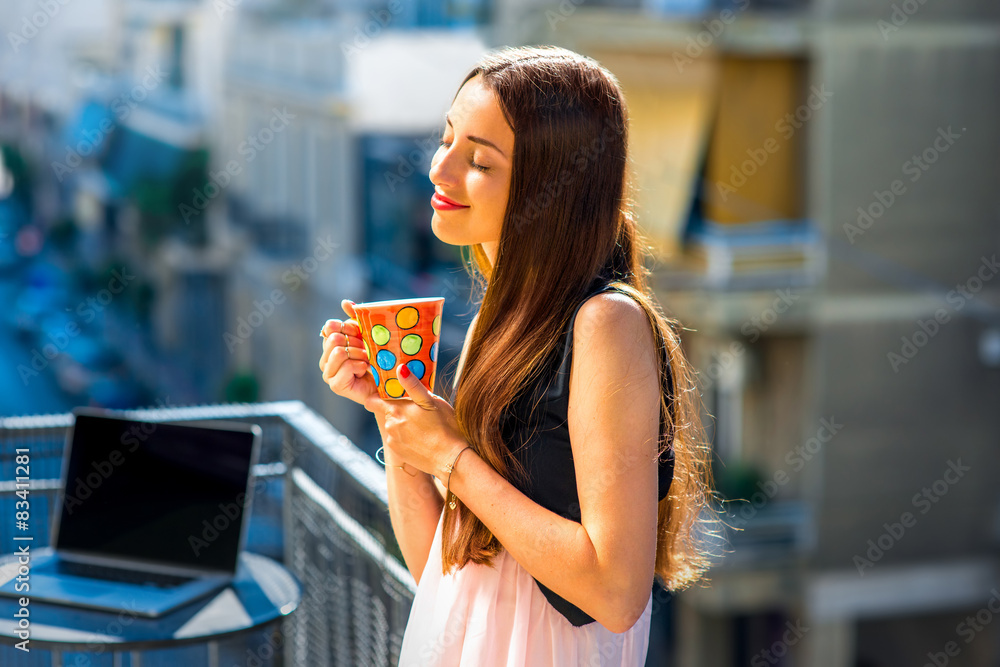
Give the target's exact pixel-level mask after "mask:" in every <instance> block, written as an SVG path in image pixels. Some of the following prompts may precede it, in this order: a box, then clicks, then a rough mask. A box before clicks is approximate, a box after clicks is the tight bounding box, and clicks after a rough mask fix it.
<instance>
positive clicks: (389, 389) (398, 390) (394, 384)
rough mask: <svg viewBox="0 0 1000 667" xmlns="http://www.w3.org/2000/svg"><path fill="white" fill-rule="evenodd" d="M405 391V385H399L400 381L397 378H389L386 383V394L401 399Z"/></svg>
mask: <svg viewBox="0 0 1000 667" xmlns="http://www.w3.org/2000/svg"><path fill="white" fill-rule="evenodd" d="M404 391H405V390H404V389H403V385H401V384H399V380H397V379H396V378H389V379H388V380H386V381H385V393H387V394H389V395H390V396H392V397H393V398H399V397H400V396H402V395H403V392H404Z"/></svg>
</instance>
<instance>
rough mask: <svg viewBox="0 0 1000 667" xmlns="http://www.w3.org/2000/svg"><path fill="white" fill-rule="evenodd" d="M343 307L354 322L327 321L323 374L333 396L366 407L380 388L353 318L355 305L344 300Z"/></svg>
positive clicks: (322, 361)
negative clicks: (341, 397)
mask: <svg viewBox="0 0 1000 667" xmlns="http://www.w3.org/2000/svg"><path fill="white" fill-rule="evenodd" d="M340 306H341V308H343V309H344V312H345V313H347V314H348V315H349V316H350V317H351V318H352V319H348V320H327V321H326V324H324V325H323V334H324V335H325V336H326V338H325V339H324V340H323V355H322V356H321V357H320V359H319V369H320V371H322V373H323V381H324V382H326V383H327V385H329V387H330V389H331V390H332V391H333V393H335V394H337V395H338V396H343V397H344V398H348V399H350V400H352V401H354V402H355V403H360V404H361V405H364V404H365V401H366V400H367V399H368V397H369V396H371V395H372V394H374V393H376V392H377V391H378V389H377V388H376V386H375V379H374V378H373V377H372V374H371V371H370V368H369V365H370V362H369V361H368V356H367V354H366V353H365V345H364V341H362V339H361V328H360V326H359V325H358V322H357V320H356V319H353V318H354V315H355V313H354V302H353V301H349V300H348V299H344V300H343V301H341V302H340Z"/></svg>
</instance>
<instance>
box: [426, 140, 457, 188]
mask: <svg viewBox="0 0 1000 667" xmlns="http://www.w3.org/2000/svg"><path fill="white" fill-rule="evenodd" d="M449 155H450V152H449V151H448V150H447V149H446V148H445V147H444V146H441V147H440V148H438V150H437V152H436V153H434V155H433V156H432V157H431V168H430V171H429V172H428V176H430V179H431V181H433V182H434V183H440V184H441V185H444V186H448V185H451V184H453V183H454V173H453V171H454V170H453V169H452V160H451V159H449V157H448V156H449Z"/></svg>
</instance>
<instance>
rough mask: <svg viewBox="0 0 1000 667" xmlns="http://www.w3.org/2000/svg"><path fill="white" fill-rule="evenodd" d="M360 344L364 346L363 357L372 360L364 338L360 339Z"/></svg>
mask: <svg viewBox="0 0 1000 667" xmlns="http://www.w3.org/2000/svg"><path fill="white" fill-rule="evenodd" d="M361 342H362V343H364V344H365V357H366V358H367V359H371V358H372V353H371V352H370V351H369V350H368V341H366V340H365V339H364V338H362V339H361Z"/></svg>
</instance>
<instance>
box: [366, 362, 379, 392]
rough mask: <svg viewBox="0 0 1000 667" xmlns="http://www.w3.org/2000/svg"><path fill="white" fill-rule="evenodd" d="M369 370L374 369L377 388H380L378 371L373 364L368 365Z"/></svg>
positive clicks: (373, 373)
mask: <svg viewBox="0 0 1000 667" xmlns="http://www.w3.org/2000/svg"><path fill="white" fill-rule="evenodd" d="M368 368H370V369H372V375H373V376H374V377H375V386H376V387H377V386H378V371H377V370H375V367H374V366H372V365H371V364H368Z"/></svg>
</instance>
